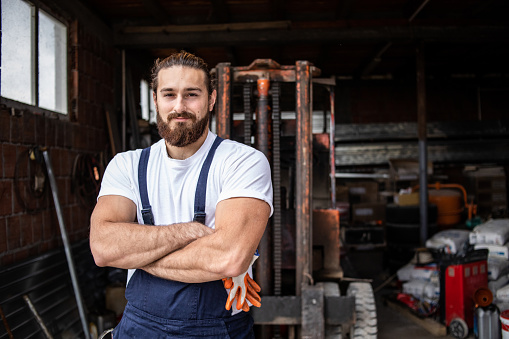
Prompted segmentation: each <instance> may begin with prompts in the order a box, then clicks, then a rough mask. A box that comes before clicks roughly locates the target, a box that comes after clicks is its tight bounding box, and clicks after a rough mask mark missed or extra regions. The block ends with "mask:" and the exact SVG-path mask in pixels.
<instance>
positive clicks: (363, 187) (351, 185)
mask: <svg viewBox="0 0 509 339" xmlns="http://www.w3.org/2000/svg"><path fill="white" fill-rule="evenodd" d="M346 186H347V187H348V193H349V195H350V203H352V204H356V203H361V202H378V183H377V182H375V181H357V182H347V183H346Z"/></svg>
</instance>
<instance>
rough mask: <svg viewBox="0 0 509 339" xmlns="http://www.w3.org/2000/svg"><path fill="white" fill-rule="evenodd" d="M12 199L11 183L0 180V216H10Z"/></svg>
mask: <svg viewBox="0 0 509 339" xmlns="http://www.w3.org/2000/svg"><path fill="white" fill-rule="evenodd" d="M12 199H13V190H12V181H11V180H1V181H0V201H1V202H2V203H0V215H10V214H12ZM0 236H1V232H0ZM0 252H1V251H0Z"/></svg>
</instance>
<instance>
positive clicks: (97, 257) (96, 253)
mask: <svg viewBox="0 0 509 339" xmlns="http://www.w3.org/2000/svg"><path fill="white" fill-rule="evenodd" d="M90 251H91V252H92V257H93V258H94V262H95V264H96V265H97V266H99V267H105V266H109V265H108V259H107V257H106V256H105V255H104V254H103V251H102V250H101V248H100V245H98V244H97V242H94V241H92V239H91V240H90Z"/></svg>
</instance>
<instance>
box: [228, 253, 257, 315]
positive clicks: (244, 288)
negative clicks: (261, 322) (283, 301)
mask: <svg viewBox="0 0 509 339" xmlns="http://www.w3.org/2000/svg"><path fill="white" fill-rule="evenodd" d="M256 259H258V251H257V253H256V254H255V255H253V259H252V260H251V264H250V265H249V266H251V265H253V263H254V262H255V261H256ZM223 284H224V287H225V288H229V289H230V294H229V295H228V299H227V300H226V305H225V308H226V309H227V310H230V308H231V307H232V304H233V301H234V300H235V298H236V299H237V306H236V307H237V310H240V309H241V308H242V310H244V311H245V312H247V311H249V305H248V303H247V301H246V299H247V300H249V301H250V302H251V304H253V306H256V307H260V306H261V303H260V301H261V298H260V296H259V295H258V293H257V292H260V291H261V288H260V286H259V285H258V284H257V283H256V282H255V281H254V280H253V279H252V278H251V277H250V276H249V273H248V272H247V271H246V272H244V273H243V274H241V275H239V276H237V277H233V278H225V279H223Z"/></svg>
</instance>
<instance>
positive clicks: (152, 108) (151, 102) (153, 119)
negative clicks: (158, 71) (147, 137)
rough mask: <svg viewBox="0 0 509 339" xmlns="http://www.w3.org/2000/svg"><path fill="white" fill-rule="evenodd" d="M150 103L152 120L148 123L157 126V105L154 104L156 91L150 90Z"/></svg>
mask: <svg viewBox="0 0 509 339" xmlns="http://www.w3.org/2000/svg"><path fill="white" fill-rule="evenodd" d="M148 102H149V105H150V120H149V121H148V122H150V123H151V124H155V123H156V121H157V120H156V114H157V113H156V105H155V104H154V91H153V90H150V98H149V100H148Z"/></svg>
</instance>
